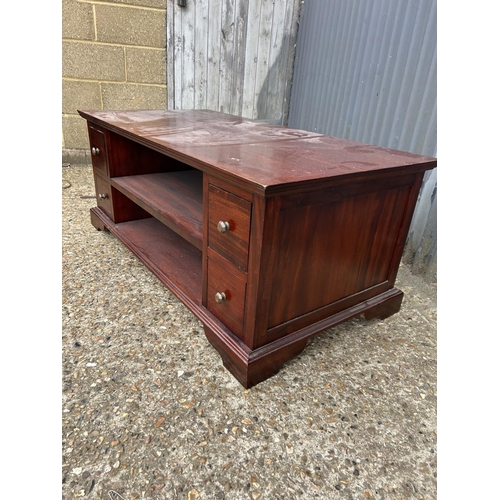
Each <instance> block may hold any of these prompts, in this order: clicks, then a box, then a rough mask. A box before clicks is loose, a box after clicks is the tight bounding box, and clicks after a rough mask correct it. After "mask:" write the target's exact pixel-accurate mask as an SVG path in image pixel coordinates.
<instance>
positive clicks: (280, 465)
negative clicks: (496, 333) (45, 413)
mask: <svg viewBox="0 0 500 500" xmlns="http://www.w3.org/2000/svg"><path fill="white" fill-rule="evenodd" d="M62 178H63V183H62V187H63V194H62V196H63V202H62V207H63V218H62V220H63V249H62V251H63V255H62V266H63V304H62V305H63V311H62V313H63V337H62V377H63V381H62V386H63V393H62V475H63V479H62V498H63V499H72V498H78V497H83V498H96V499H97V498H103V499H114V500H116V499H123V500H133V499H142V498H148V499H184V500H195V499H200V500H201V499H210V500H212V499H214V500H216V499H226V500H240V499H245V500H246V499H250V500H251V499H257V498H260V499H262V500H267V499H296V498H297V499H304V500H307V499H312V498H321V499H354V500H357V499H366V498H371V499H391V500H392V499H394V500H395V499H398V500H399V499H401V500H402V499H435V498H436V490H437V479H436V476H437V472H436V470H437V466H436V463H437V456H436V453H437V448H436V442H437V436H436V432H437V431H436V406H437V403H436V319H437V318H436V315H437V313H436V286H435V285H434V284H429V283H426V282H424V281H423V280H422V279H421V278H419V277H418V276H415V275H412V274H411V273H410V271H409V269H408V268H407V267H406V266H404V265H402V266H401V268H400V272H399V275H398V280H397V286H398V287H399V288H400V289H401V290H403V292H405V299H404V301H403V306H402V309H401V311H400V312H399V313H398V314H396V315H394V316H392V317H390V318H388V319H386V320H385V321H378V320H374V321H365V320H362V319H354V320H351V321H349V322H347V323H344V324H343V325H341V326H339V327H336V328H333V329H331V330H328V331H327V332H324V333H323V334H321V335H319V336H317V337H315V338H314V339H312V340H311V341H310V342H309V345H308V346H307V348H306V349H305V351H304V352H303V353H302V354H301V355H300V356H299V357H298V358H296V359H294V360H292V361H290V362H289V363H287V364H286V365H285V366H284V368H283V369H282V370H281V372H280V373H279V374H278V375H276V376H275V377H272V378H271V379H269V380H267V381H265V382H263V383H261V384H259V385H258V386H256V387H254V388H253V389H249V390H245V389H244V388H243V387H242V386H241V385H240V384H239V383H238V382H237V381H236V380H235V379H234V378H233V377H232V376H231V375H230V373H229V372H228V371H227V370H226V369H225V368H223V366H222V363H221V360H220V357H219V355H218V353H217V352H216V351H215V349H214V348H213V347H212V346H211V345H210V344H209V342H208V340H207V339H206V338H205V335H204V333H203V326H202V324H201V323H200V322H199V321H198V320H197V319H196V318H195V317H194V316H193V315H192V314H191V313H190V312H189V311H188V310H187V309H186V308H185V307H184V306H183V305H182V304H181V303H180V302H179V301H178V300H177V299H176V298H175V297H174V296H173V295H172V294H171V293H170V292H169V291H168V290H167V289H165V288H164V287H163V286H162V285H161V284H160V283H159V281H157V279H156V278H155V277H154V276H153V275H152V274H151V273H150V272H149V271H148V270H147V269H146V268H145V267H144V266H143V265H142V264H141V263H139V262H138V261H137V259H136V258H135V257H134V256H133V255H132V254H131V253H130V252H129V251H128V250H127V249H126V248H125V247H124V246H123V245H122V244H121V243H120V242H118V240H116V239H115V238H114V237H113V236H112V235H110V234H109V233H107V232H101V231H96V230H95V229H94V228H93V226H92V225H91V224H90V215H89V209H90V208H91V207H93V206H95V198H94V197H93V192H94V187H93V179H92V171H91V168H90V167H88V166H85V167H70V168H63V171H62Z"/></svg>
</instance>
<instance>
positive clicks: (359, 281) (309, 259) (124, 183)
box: [80, 111, 436, 387]
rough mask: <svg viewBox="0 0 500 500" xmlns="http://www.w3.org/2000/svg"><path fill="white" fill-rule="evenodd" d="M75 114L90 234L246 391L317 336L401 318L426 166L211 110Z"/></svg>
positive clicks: (405, 156) (430, 162) (427, 162)
mask: <svg viewBox="0 0 500 500" xmlns="http://www.w3.org/2000/svg"><path fill="white" fill-rule="evenodd" d="M80 114H81V115H82V116H83V117H84V118H86V119H87V121H88V123H89V138H90V142H91V147H96V146H93V145H94V144H99V145H100V146H99V147H98V149H99V151H100V153H101V152H103V153H102V154H101V156H100V157H96V158H94V159H93V165H94V176H95V181H96V193H97V195H99V194H102V193H104V192H105V193H106V196H103V197H99V196H98V198H97V200H98V206H97V207H96V208H93V209H92V210H91V221H92V224H94V226H95V227H97V228H98V229H108V230H110V231H111V232H112V233H113V234H114V235H116V236H117V238H119V239H120V240H121V241H122V242H123V243H124V244H125V245H126V246H127V247H128V248H129V249H130V250H131V251H132V252H133V253H134V254H135V255H136V256H137V257H138V258H139V259H140V260H141V261H142V262H143V263H144V264H145V265H146V266H147V267H148V268H149V269H150V270H151V271H152V272H153V273H154V274H155V275H156V276H157V277H158V278H159V279H160V280H161V282H162V283H164V284H165V285H166V286H167V287H168V288H169V289H170V290H171V291H172V292H173V293H174V294H176V295H177V297H179V299H180V300H181V301H183V303H184V304H185V305H186V306H187V307H188V308H189V309H190V310H191V311H192V312H193V313H194V314H195V315H196V316H197V317H198V318H199V319H200V320H201V321H202V322H203V323H204V325H205V333H206V336H207V338H208V339H209V341H210V342H211V343H212V345H214V347H215V348H216V349H217V350H218V351H219V353H220V354H221V357H222V360H223V363H224V365H225V366H226V367H227V368H228V369H229V370H230V371H231V373H233V375H234V376H235V377H236V378H237V379H238V380H239V381H240V382H241V383H242V384H243V385H244V386H245V387H251V386H253V385H255V384H257V383H259V382H262V381H263V380H265V379H266V378H268V377H270V376H272V375H273V374H275V373H276V372H277V371H278V370H279V369H280V368H281V366H282V365H283V364H284V363H286V362H287V361H288V360H290V359H292V358H293V357H294V356H296V355H298V354H299V353H300V352H301V351H302V350H303V349H304V347H305V346H306V344H307V341H308V339H309V338H311V337H312V336H314V335H317V334H318V333H320V332H322V331H323V330H326V329H328V328H331V327H333V326H335V325H338V324H340V323H342V322H344V321H347V320H348V319H350V318H353V317H355V316H359V315H364V317H365V318H367V319H372V318H381V319H383V318H385V317H387V316H390V315H391V314H394V313H395V312H397V311H398V310H399V308H400V307H401V302H402V299H403V294H402V292H401V291H399V290H398V289H396V288H394V281H395V278H396V274H397V270H398V266H399V263H400V260H401V256H402V252H403V249H404V244H405V241H406V238H407V234H408V230H409V226H410V222H411V218H412V215H413V212H414V208H415V204H416V201H417V198H418V193H419V190H420V186H421V183H422V178H423V174H424V171H425V170H428V169H431V168H434V167H435V166H436V160H435V158H429V157H424V156H418V155H413V154H410V153H405V152H401V151H395V150H390V149H384V148H379V147H375V146H370V145H366V144H360V143H355V142H352V141H346V140H343V139H335V138H331V137H326V136H323V135H319V134H313V133H310V132H305V131H298V130H292V129H288V128H286V127H279V126H275V125H269V124H263V123H258V122H255V121H252V120H246V119H243V118H239V117H234V116H230V115H227V114H223V113H216V112H212V111H130V112H127V111H97V112H83V111H82V112H80ZM94 156H98V155H94ZM151 216H153V217H151ZM219 221H222V222H228V226H229V230H228V231H226V232H223V233H221V232H220V231H219V230H218V229H217V224H218V222H219ZM222 292H223V293H224V295H225V300H222V301H220V299H221V296H217V300H216V294H217V293H222Z"/></svg>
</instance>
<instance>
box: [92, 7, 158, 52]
mask: <svg viewBox="0 0 500 500" xmlns="http://www.w3.org/2000/svg"><path fill="white" fill-rule="evenodd" d="M95 12H96V14H95V16H96V26H97V40H98V41H99V42H108V43H119V44H123V45H141V46H145V47H158V48H165V44H166V38H165V33H166V24H165V12H164V11H160V10H147V9H132V8H130V7H118V6H114V5H99V4H96V6H95Z"/></svg>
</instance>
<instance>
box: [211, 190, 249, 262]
mask: <svg viewBox="0 0 500 500" xmlns="http://www.w3.org/2000/svg"><path fill="white" fill-rule="evenodd" d="M251 207H252V205H251V203H250V202H248V201H247V200H244V199H243V198H240V197H239V196H235V195H233V194H231V193H228V192H227V191H224V190H223V189H220V188H218V187H217V186H214V185H212V184H211V185H209V187H208V246H209V247H210V248H213V249H214V250H215V251H216V252H218V253H220V254H221V255H223V256H224V257H225V258H226V259H228V260H229V261H230V262H232V263H233V264H234V265H236V266H238V267H239V268H240V269H242V270H243V271H246V270H247V261H248V242H249V240H250V216H251V211H252V210H251ZM219 222H226V223H227V224H228V225H229V230H228V231H227V232H225V233H221V232H220V231H219V230H218V228H217V226H218V224H219Z"/></svg>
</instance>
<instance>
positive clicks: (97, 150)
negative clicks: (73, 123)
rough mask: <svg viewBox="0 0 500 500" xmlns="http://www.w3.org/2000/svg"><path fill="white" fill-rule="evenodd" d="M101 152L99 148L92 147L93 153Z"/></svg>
mask: <svg viewBox="0 0 500 500" xmlns="http://www.w3.org/2000/svg"><path fill="white" fill-rule="evenodd" d="M99 153H100V151H99V148H92V154H93V155H96V156H97V155H98V154H99Z"/></svg>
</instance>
